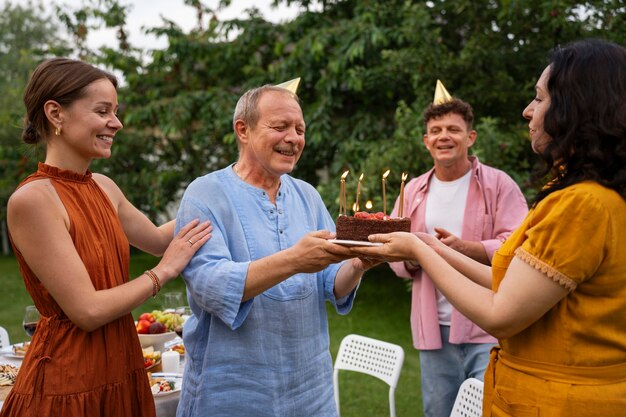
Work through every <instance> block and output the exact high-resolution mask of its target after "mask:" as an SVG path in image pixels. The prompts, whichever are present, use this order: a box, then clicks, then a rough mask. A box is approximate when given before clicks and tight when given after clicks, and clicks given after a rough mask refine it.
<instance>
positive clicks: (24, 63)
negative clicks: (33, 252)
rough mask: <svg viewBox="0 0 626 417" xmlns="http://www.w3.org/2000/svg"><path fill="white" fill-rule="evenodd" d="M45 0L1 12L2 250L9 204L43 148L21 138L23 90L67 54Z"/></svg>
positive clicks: (7, 6) (9, 6) (5, 248)
mask: <svg viewBox="0 0 626 417" xmlns="http://www.w3.org/2000/svg"><path fill="white" fill-rule="evenodd" d="M56 31H57V29H56V28H55V27H53V25H52V23H51V19H50V18H49V17H47V16H45V13H44V9H43V6H42V4H41V3H38V4H34V3H31V2H29V3H28V4H27V5H26V6H20V5H15V6H14V5H12V4H11V3H10V2H8V3H6V4H4V6H3V8H2V11H1V12H0V51H1V53H0V91H2V94H1V95H0V200H1V202H0V214H1V216H0V217H1V219H2V220H1V223H0V225H1V227H0V234H1V236H2V252H3V253H4V254H7V253H8V252H9V245H8V240H7V233H6V206H7V201H8V198H9V196H10V195H11V193H12V192H13V190H14V189H15V186H16V185H17V184H18V183H19V182H20V181H21V180H22V179H23V178H24V177H25V176H26V175H27V174H29V173H30V172H32V171H33V170H34V169H35V167H36V161H37V158H36V157H35V158H33V157H32V156H33V154H35V155H36V154H38V153H39V152H40V151H41V149H40V148H38V149H30V148H28V147H27V146H26V145H25V144H22V143H21V141H20V137H21V132H22V120H23V117H24V112H25V110H24V107H23V105H22V104H21V103H22V92H23V91H24V86H25V85H26V82H27V81H28V77H29V75H30V72H31V71H32V70H33V69H34V68H35V66H36V65H37V64H38V63H39V62H40V61H41V60H43V59H44V58H46V57H48V56H51V55H55V54H65V53H67V52H68V51H67V50H66V49H64V48H62V47H61V46H60V40H59V39H58V38H57V36H56V35H55V33H56Z"/></svg>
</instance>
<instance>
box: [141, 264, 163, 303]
mask: <svg viewBox="0 0 626 417" xmlns="http://www.w3.org/2000/svg"><path fill="white" fill-rule="evenodd" d="M144 274H146V275H147V276H148V277H149V278H150V279H151V280H152V298H154V297H156V295H157V294H158V293H159V291H161V280H160V279H159V277H158V276H157V274H155V273H154V271H153V270H151V269H148V270H146V271H144Z"/></svg>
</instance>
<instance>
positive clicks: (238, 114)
mask: <svg viewBox="0 0 626 417" xmlns="http://www.w3.org/2000/svg"><path fill="white" fill-rule="evenodd" d="M267 91H276V92H278V93H283V94H286V95H288V96H289V97H292V98H294V99H295V100H296V101H297V102H298V104H299V103H300V100H299V99H298V96H297V95H295V94H293V93H292V92H291V91H289V90H286V89H284V88H282V87H276V86H274V85H271V84H266V85H263V86H261V87H256V88H252V89H250V90H248V91H246V92H245V93H244V94H243V95H242V96H241V97H240V98H239V101H237V106H235V113H234V114H233V129H234V127H235V122H236V121H237V120H239V119H241V120H243V121H244V122H245V123H246V125H248V127H250V128H255V127H256V124H257V123H258V121H259V117H260V115H259V100H260V99H261V96H262V95H263V94H264V93H265V92H267Z"/></svg>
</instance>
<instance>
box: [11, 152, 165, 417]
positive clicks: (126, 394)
mask: <svg viewBox="0 0 626 417" xmlns="http://www.w3.org/2000/svg"><path fill="white" fill-rule="evenodd" d="M46 178H47V179H50V181H51V183H52V184H53V186H54V188H55V190H56V192H57V193H58V195H59V197H60V198H61V201H62V202H63V204H64V205H65V209H66V210H67V213H68V215H69V218H70V222H71V226H70V235H71V237H72V240H73V241H74V245H75V247H76V251H77V252H78V254H79V255H80V257H81V259H82V260H83V262H84V264H85V266H86V268H87V271H88V272H89V276H90V277H91V280H92V282H93V285H94V287H95V288H96V289H97V290H102V289H106V288H112V287H115V286H117V285H121V284H123V283H124V282H126V281H128V275H129V274H128V265H129V260H130V253H129V244H128V240H127V239H126V235H125V234H124V231H123V230H122V226H121V224H120V222H119V219H118V217H117V213H116V211H115V209H114V208H113V206H112V204H111V202H110V200H109V198H108V197H107V195H106V194H105V193H104V191H103V190H102V189H101V188H100V187H99V186H98V185H97V184H96V182H95V181H94V180H93V178H92V177H91V173H90V172H89V171H88V172H87V173H86V174H84V175H82V174H77V173H74V172H70V171H65V170H61V169H58V168H56V167H52V166H49V165H46V164H43V163H40V164H39V167H38V170H37V172H36V173H34V174H32V175H31V176H29V177H28V178H26V179H25V180H24V181H23V182H22V183H21V184H20V186H22V185H24V184H26V183H28V182H31V181H35V180H39V179H46ZM42 210H46V208H45V207H42ZM50 244H54V242H42V245H41V251H45V250H46V245H50ZM13 249H14V252H15V254H16V257H17V261H18V263H19V267H20V272H21V274H22V276H23V278H24V282H25V284H26V289H27V291H28V292H29V294H30V296H31V297H32V299H33V301H34V303H35V305H36V306H37V308H38V309H39V311H40V312H41V320H40V321H39V324H38V325H37V331H36V332H35V335H34V336H33V339H32V343H31V346H30V348H29V350H28V352H27V354H26V357H25V358H24V361H23V363H22V366H21V367H20V370H19V373H18V377H17V380H16V382H15V386H14V387H13V389H12V390H11V392H10V394H9V396H8V397H7V398H6V400H5V402H4V405H3V407H2V411H1V412H0V416H1V417H18V416H19V417H26V416H28V417H30V416H32V417H35V416H37V417H48V416H51V417H52V416H54V417H58V416H63V417H74V416H88V417H100V416H101V417H112V416H115V417H136V416H150V417H152V416H154V415H155V408H154V398H153V396H152V393H151V392H150V387H149V385H148V380H147V378H146V372H145V370H144V366H143V357H142V352H141V346H140V344H139V338H138V337H137V332H136V330H135V325H134V322H133V318H132V316H131V314H126V315H125V316H123V317H121V318H120V319H117V320H114V321H112V322H110V323H108V324H106V325H104V326H102V327H100V328H98V329H96V330H94V331H92V332H86V331H84V330H81V329H80V328H78V327H77V326H76V325H74V324H73V323H72V322H71V321H70V320H69V319H68V318H67V316H66V315H65V313H64V312H63V310H61V308H60V307H59V305H58V304H57V303H56V302H55V300H54V299H53V298H52V296H51V295H50V294H49V293H48V291H47V290H46V289H45V288H44V286H43V285H42V284H41V283H40V282H39V280H38V278H37V277H36V276H35V275H34V274H33V272H32V271H31V270H30V268H29V267H28V265H27V264H26V261H25V260H24V258H23V257H22V255H21V254H20V253H19V252H18V251H17V250H16V248H15V246H14V247H13Z"/></svg>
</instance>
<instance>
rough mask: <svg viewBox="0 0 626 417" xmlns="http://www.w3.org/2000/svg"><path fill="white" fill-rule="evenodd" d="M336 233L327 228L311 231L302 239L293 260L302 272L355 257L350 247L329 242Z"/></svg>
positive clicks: (294, 249)
mask: <svg viewBox="0 0 626 417" xmlns="http://www.w3.org/2000/svg"><path fill="white" fill-rule="evenodd" d="M333 237H334V235H333V234H332V233H331V232H329V231H327V230H318V231H316V232H311V233H309V234H307V235H306V236H304V237H303V238H302V239H300V240H299V241H298V242H297V243H296V244H295V245H294V246H292V247H291V249H290V250H291V251H293V262H295V263H296V264H298V270H299V271H300V272H309V273H311V272H318V271H321V270H322V269H324V268H326V267H327V266H328V265H330V264H334V263H337V262H341V261H343V260H345V259H350V258H354V254H353V253H352V251H350V249H348V248H346V247H343V246H341V245H337V244H334V243H332V242H329V241H328V239H331V238H333Z"/></svg>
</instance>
